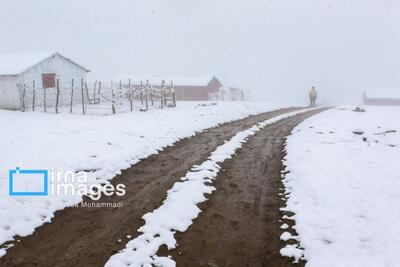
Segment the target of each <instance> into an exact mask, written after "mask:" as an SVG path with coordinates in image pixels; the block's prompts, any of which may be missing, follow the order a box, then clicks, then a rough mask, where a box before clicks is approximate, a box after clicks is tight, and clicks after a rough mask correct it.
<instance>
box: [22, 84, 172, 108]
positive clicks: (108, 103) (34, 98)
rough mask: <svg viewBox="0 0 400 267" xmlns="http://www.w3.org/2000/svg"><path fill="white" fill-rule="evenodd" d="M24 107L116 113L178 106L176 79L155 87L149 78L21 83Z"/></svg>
mask: <svg viewBox="0 0 400 267" xmlns="http://www.w3.org/2000/svg"><path fill="white" fill-rule="evenodd" d="M19 90H20V95H21V110H22V111H42V112H51V113H65V112H69V113H81V114H116V113H123V112H129V111H135V110H138V111H147V110H149V109H155V108H160V109H163V108H170V107H176V99H175V90H174V86H173V82H172V81H171V83H170V84H169V85H166V84H165V83H164V82H163V83H162V85H161V86H157V87H153V86H152V85H151V84H149V83H148V81H146V82H145V83H143V82H140V85H137V84H136V85H134V84H133V83H131V81H130V80H129V81H128V83H122V81H119V82H113V81H112V82H109V83H102V82H100V81H96V82H94V83H91V84H90V83H87V82H85V81H84V80H83V79H82V80H80V81H79V82H78V83H77V82H76V81H74V80H71V81H70V82H69V83H60V81H59V80H58V79H57V80H56V86H55V87H54V88H40V87H37V85H36V84H35V82H34V81H33V82H32V83H31V84H20V85H19Z"/></svg>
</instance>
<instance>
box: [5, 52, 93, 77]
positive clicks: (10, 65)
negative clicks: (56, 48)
mask: <svg viewBox="0 0 400 267" xmlns="http://www.w3.org/2000/svg"><path fill="white" fill-rule="evenodd" d="M55 55H58V56H60V57H62V58H64V59H65V60H67V61H70V62H71V63H72V64H74V65H77V66H78V67H80V68H82V69H83V70H85V71H87V72H89V70H88V69H86V68H84V67H82V66H81V65H79V64H77V63H75V62H74V61H72V60H71V59H69V58H67V57H64V56H62V55H60V54H59V53H57V52H47V53H30V54H7V55H0V75H18V74H21V73H23V72H25V71H27V70H28V69H30V68H31V67H33V66H35V65H37V64H39V63H41V62H43V61H44V60H46V59H48V58H50V57H53V56H55Z"/></svg>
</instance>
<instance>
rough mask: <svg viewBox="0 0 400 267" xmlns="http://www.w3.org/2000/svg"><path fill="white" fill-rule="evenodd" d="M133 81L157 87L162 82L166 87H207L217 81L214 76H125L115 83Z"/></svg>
mask: <svg viewBox="0 0 400 267" xmlns="http://www.w3.org/2000/svg"><path fill="white" fill-rule="evenodd" d="M129 79H131V82H132V83H133V84H138V83H140V81H142V82H143V83H146V82H147V80H149V83H150V84H152V85H155V86H158V85H161V83H162V81H165V83H166V85H168V84H170V83H171V81H173V83H174V85H178V86H184V85H185V86H207V85H208V84H209V83H210V82H211V81H212V80H213V79H216V78H215V77H214V76H212V75H205V76H183V75H143V74H140V75H134V74H133V75H123V76H120V77H117V78H115V81H119V80H122V81H124V82H126V81H128V80H129Z"/></svg>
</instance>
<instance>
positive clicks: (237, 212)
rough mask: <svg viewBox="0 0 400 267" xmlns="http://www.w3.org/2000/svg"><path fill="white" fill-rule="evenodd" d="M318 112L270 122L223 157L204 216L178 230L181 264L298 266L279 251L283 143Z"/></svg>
mask: <svg viewBox="0 0 400 267" xmlns="http://www.w3.org/2000/svg"><path fill="white" fill-rule="evenodd" d="M318 112H320V111H312V112H307V113H305V114H301V115H297V116H295V117H292V118H288V119H285V120H282V121H279V122H277V123H275V124H272V125H270V126H267V127H266V128H264V129H263V130H261V131H260V132H258V133H257V134H256V135H255V136H253V137H252V138H250V140H249V141H248V142H247V143H245V144H244V145H243V147H242V148H241V149H240V150H239V151H238V152H237V155H236V156H234V157H233V158H232V159H230V160H227V161H225V162H224V164H223V165H222V171H221V172H220V173H219V175H218V176H217V178H216V181H215V183H214V184H213V185H214V186H215V187H216V188H217V190H216V191H215V192H214V193H213V194H212V195H211V196H210V197H209V200H208V201H206V202H204V203H203V204H201V205H200V209H201V210H202V212H201V213H200V216H199V217H198V218H197V219H196V220H195V221H194V222H193V225H192V226H191V227H190V228H189V229H188V230H187V231H186V232H184V233H178V234H177V235H176V237H177V241H178V244H179V247H178V248H177V249H176V250H174V251H173V252H169V255H172V257H173V259H174V260H175V261H176V262H177V266H211V267H228V266H235V267H236V266H237V267H239V266H240V267H245V266H249V267H258V266H271V267H283V266H293V264H292V263H291V261H292V260H290V259H288V258H283V257H281V256H280V255H279V249H280V248H282V247H283V246H284V243H283V242H281V241H280V239H279V237H280V235H281V234H282V231H281V230H280V228H279V227H280V225H281V224H282V223H279V219H280V218H281V217H282V215H281V213H280V211H279V208H281V207H283V206H284V203H283V200H281V198H280V197H278V193H279V188H281V187H282V183H281V170H282V162H281V161H282V158H283V155H284V152H283V148H284V147H283V146H284V142H285V138H286V136H287V135H288V134H290V132H291V130H292V129H293V127H294V126H296V125H297V124H298V123H300V122H301V121H303V120H304V119H305V118H307V117H309V116H311V115H313V114H315V113H318ZM287 223H289V222H287ZM163 253H164V255H165V254H166V252H165V251H163ZM300 265H301V264H300ZM300 265H297V266H300Z"/></svg>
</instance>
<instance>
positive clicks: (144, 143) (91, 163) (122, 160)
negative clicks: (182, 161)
mask: <svg viewBox="0 0 400 267" xmlns="http://www.w3.org/2000/svg"><path fill="white" fill-rule="evenodd" d="M203 103H204V102H203ZM282 106H283V105H276V104H275V105H270V104H265V103H238V102H236V103H233V102H231V103H228V102H224V103H218V105H208V106H200V105H199V103H195V102H186V103H179V105H178V107H177V108H174V109H165V110H151V111H149V112H144V113H140V112H133V113H126V114H117V115H115V116H82V115H74V114H58V115H55V114H44V113H38V112H36V113H33V112H26V113H22V112H13V111H5V110H0V123H1V125H3V127H1V128H0V136H1V138H0V147H1V148H2V153H1V155H0V188H1V191H0V198H1V203H0V244H2V243H4V242H6V241H8V240H12V238H13V236H14V235H21V236H26V235H30V234H32V233H33V231H34V229H35V228H36V227H38V226H40V225H42V224H43V223H45V222H50V220H51V218H52V217H53V214H54V212H55V211H56V210H60V209H63V208H65V207H67V206H70V205H74V204H76V203H78V202H80V201H81V197H80V196H76V195H75V196H72V195H69V196H54V195H49V196H45V197H39V196H34V197H22V196H19V197H15V196H9V195H8V193H9V192H8V189H9V188H8V170H10V169H15V168H16V167H21V169H45V170H66V171H74V172H78V171H82V170H85V171H86V173H87V174H88V178H89V180H88V181H87V183H89V184H97V183H104V182H106V181H107V180H109V179H111V178H113V177H114V176H115V175H117V174H118V173H120V170H122V169H125V168H128V167H129V166H130V165H131V164H135V163H137V162H138V161H139V160H140V159H141V158H145V157H147V156H149V155H151V154H154V153H157V151H158V150H160V149H162V148H163V147H166V146H168V145H171V144H172V143H174V142H175V141H177V140H179V139H180V138H184V137H188V136H191V135H193V134H195V132H196V131H200V130H202V129H205V128H209V127H212V126H216V125H217V124H220V123H223V122H227V121H231V120H235V119H239V118H243V117H245V116H248V115H250V114H256V113H260V112H264V111H269V110H273V109H276V108H279V107H282ZM88 171H89V172H88ZM33 202H35V203H41V205H35V206H30V207H29V208H26V206H24V205H23V204H24V203H33ZM4 254H5V250H4V249H0V256H1V255H4Z"/></svg>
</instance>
